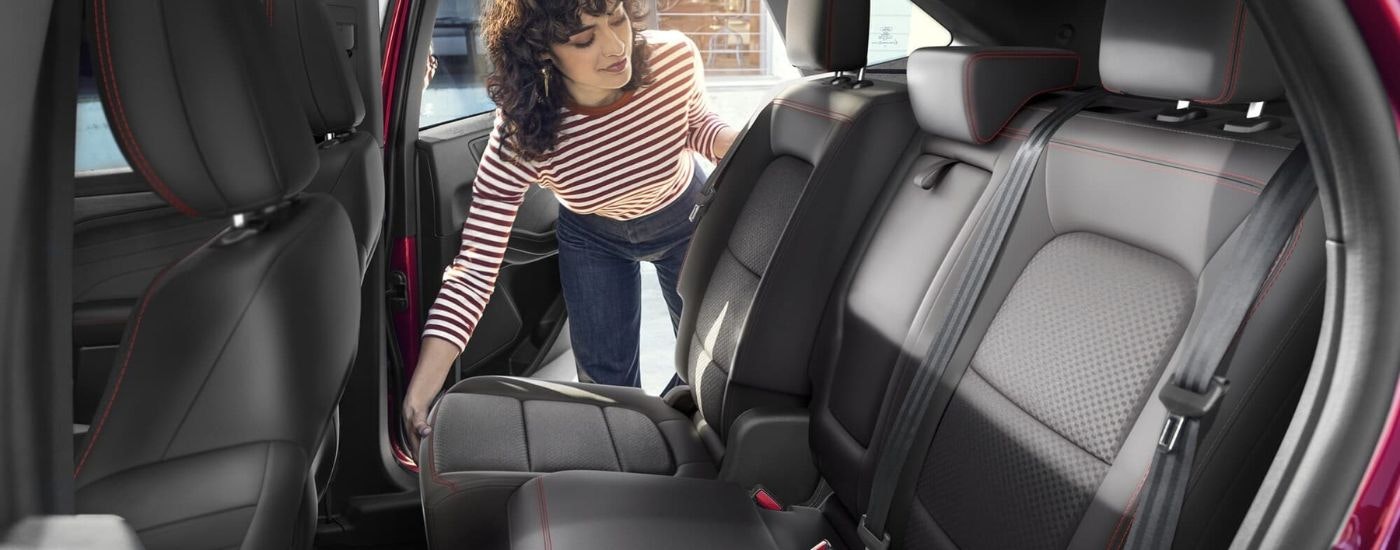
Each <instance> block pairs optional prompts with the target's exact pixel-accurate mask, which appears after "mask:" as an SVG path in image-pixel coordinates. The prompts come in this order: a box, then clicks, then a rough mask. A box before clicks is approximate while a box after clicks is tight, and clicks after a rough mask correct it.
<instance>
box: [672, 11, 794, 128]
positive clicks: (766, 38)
mask: <svg viewBox="0 0 1400 550" xmlns="http://www.w3.org/2000/svg"><path fill="white" fill-rule="evenodd" d="M655 13H656V21H654V22H650V23H649V24H648V25H647V26H648V27H649V28H656V29H661V30H675V31H680V32H682V33H684V34H685V35H686V36H687V37H688V38H690V40H691V42H694V43H695V46H696V48H698V49H699V50H700V61H701V63H703V64H704V65H705V85H706V88H707V91H708V92H709V100H710V109H711V110H713V111H715V113H716V114H718V115H719V116H720V118H722V119H724V120H725V122H728V123H730V124H732V125H735V126H742V125H743V124H744V123H746V122H748V119H749V116H750V115H751V114H753V111H754V109H756V108H758V107H759V106H761V105H764V104H766V103H767V102H768V101H767V100H768V99H769V98H771V97H772V96H773V94H775V93H776V92H777V89H778V87H779V85H780V83H782V82H783V81H785V80H791V79H794V78H798V77H800V76H802V75H801V73H799V72H798V71H797V69H794V68H793V67H792V65H791V64H789V62H788V58H787V51H786V49H785V48H784V45H783V37H782V34H780V33H779V32H778V27H777V25H776V24H775V22H774V20H773V16H772V14H771V13H769V11H768V8H767V7H766V6H765V5H764V4H763V2H762V1H761V0H656V10H655Z"/></svg>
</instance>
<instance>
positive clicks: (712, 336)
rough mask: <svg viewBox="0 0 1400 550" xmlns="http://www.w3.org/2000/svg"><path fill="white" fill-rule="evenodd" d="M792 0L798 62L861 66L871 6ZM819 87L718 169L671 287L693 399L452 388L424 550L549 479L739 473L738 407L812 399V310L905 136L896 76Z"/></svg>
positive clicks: (434, 442)
mask: <svg viewBox="0 0 1400 550" xmlns="http://www.w3.org/2000/svg"><path fill="white" fill-rule="evenodd" d="M793 4H794V5H796V4H802V5H803V6H802V8H800V9H794V10H793V14H795V16H793V17H790V22H789V26H790V28H794V29H799V28H807V29H808V30H807V31H798V32H790V33H789V35H788V48H789V52H790V55H791V56H792V59H793V61H794V63H795V64H797V65H799V66H802V67H807V68H812V69H819V70H828V71H829V70H854V69H858V68H860V67H861V66H863V65H864V63H865V49H866V41H867V37H866V34H867V31H868V17H869V4H868V2H840V3H832V4H827V3H823V2H793ZM807 8H815V9H807ZM799 20H801V21H800V22H799ZM804 26H805V27H804ZM827 28H832V29H834V30H833V32H834V34H827V33H825V32H817V31H819V30H821V29H827ZM804 52H805V53H804ZM827 80H828V79H822V80H818V81H812V82H806V83H803V84H800V85H798V86H794V87H792V88H790V89H788V90H786V91H784V92H783V93H782V94H780V95H779V96H778V97H777V98H776V99H774V100H773V101H772V103H771V104H770V105H769V106H768V107H767V108H766V109H764V110H762V111H761V112H760V113H759V114H758V115H757V117H756V118H755V120H753V122H752V124H751V125H750V127H749V128H748V130H747V132H746V133H745V134H744V135H743V136H742V138H741V139H740V140H739V142H738V143H736V145H735V146H734V150H733V151H732V152H731V153H730V154H729V156H728V158H727V159H726V160H725V161H724V162H722V163H721V165H720V166H719V167H718V168H717V169H716V172H715V175H713V176H712V178H713V183H714V185H715V187H714V189H715V191H714V192H713V194H712V195H711V196H712V197H713V198H712V199H710V200H708V202H707V203H706V207H705V210H704V215H703V217H702V218H701V220H700V222H699V224H698V226H697V228H696V232H695V235H694V238H693V240H692V242H691V247H690V252H689V254H688V256H687V258H686V264H685V267H684V270H683V272H682V275H681V280H680V292H681V295H682V296H683V298H684V300H685V304H686V307H685V311H684V313H683V315H682V319H681V323H680V330H679V336H678V338H677V340H678V345H677V350H676V352H677V357H676V361H677V369H678V371H679V372H680V373H681V374H682V376H683V377H684V378H685V379H686V380H687V381H689V383H690V385H689V388H690V390H691V394H690V400H691V402H692V403H693V405H692V406H691V407H693V408H691V407H686V406H684V405H681V404H679V402H677V403H678V406H676V407H673V406H671V405H668V404H667V403H666V402H663V401H662V400H661V399H658V398H655V397H651V396H646V395H643V394H641V393H640V392H639V391H636V390H629V389H622V388H610V387H598V386H594V385H590V384H568V383H556V382H541V381H533V380H522V379H517V378H508V377H482V378H474V379H469V380H465V381H463V382H461V383H460V384H458V385H456V386H455V387H453V388H452V389H450V390H449V391H448V392H447V393H446V394H445V395H444V396H443V397H442V398H441V399H440V400H439V402H438V403H437V405H436V406H435V407H434V410H433V413H432V415H431V416H430V423H431V424H432V426H433V432H432V434H431V435H430V436H429V437H427V438H425V439H424V441H423V444H422V448H421V452H420V455H419V456H420V457H422V467H423V473H422V474H421V475H420V476H419V479H420V485H421V487H422V492H423V499H424V500H423V502H424V513H425V516H426V518H427V524H428V533H429V539H430V543H431V544H432V545H433V546H434V547H442V548H450V547H461V546H463V545H467V546H471V547H495V546H499V545H502V544H504V543H505V539H506V536H507V534H506V530H505V529H504V524H503V523H502V520H503V519H504V514H505V501H506V498H507V497H508V496H509V495H510V494H511V493H512V492H513V491H514V490H515V489H516V488H517V487H518V486H519V485H520V484H521V483H524V482H525V481H526V480H529V479H531V478H533V477H535V476H538V475H540V474H543V473H547V472H555V471H562V470H599V471H623V472H634V473H647V474H657V475H662V476H676V477H698V478H713V477H715V476H716V475H717V474H722V473H723V472H725V471H728V470H732V469H734V465H731V464H728V461H727V459H726V457H725V454H726V453H727V452H728V448H727V444H726V441H727V440H732V436H733V434H732V433H731V432H733V431H735V430H736V429H735V428H734V426H735V425H736V423H737V422H738V419H739V418H740V417H741V416H743V415H744V414H745V413H747V412H750V411H752V410H753V409H754V408H755V407H760V406H762V407H768V408H787V409H795V408H796V409H800V408H801V407H803V406H805V404H806V402H807V401H808V399H809V396H810V392H811V383H810V377H809V372H808V357H807V353H808V352H809V350H810V349H811V345H812V341H813V339H814V338H816V337H817V324H818V321H819V320H820V318H821V309H822V305H823V304H824V303H825V301H826V298H827V295H828V294H829V293H830V291H831V288H832V285H834V284H835V281H836V279H837V276H838V275H839V273H840V268H841V264H842V262H841V258H842V257H843V256H844V254H845V251H846V250H847V249H848V248H850V247H851V246H852V245H853V243H854V241H855V238H856V235H857V234H858V232H859V228H860V226H861V224H862V223H863V221H864V217H865V214H866V212H868V211H869V206H870V205H871V204H872V203H874V202H875V201H876V200H877V199H878V197H879V195H880V191H881V187H882V186H881V185H880V183H881V182H883V181H884V180H885V179H886V177H887V174H889V173H890V171H891V170H892V169H893V168H894V166H895V163H896V161H897V160H898V157H899V155H900V153H901V151H902V150H903V149H904V148H905V146H906V144H907V143H908V141H909V138H910V137H911V136H912V135H913V133H914V124H913V121H912V120H911V119H910V117H909V116H908V115H907V113H908V110H909V106H908V95H907V94H906V92H905V88H904V86H903V85H901V84H898V83H892V82H880V83H873V84H871V85H867V86H863V87H859V88H853V87H852V86H851V85H850V84H849V82H847V83H841V84H831V83H829V82H828V81H827ZM867 84H870V83H867ZM863 181H870V182H873V184H872V185H860V184H857V183H858V182H863ZM803 432H805V424H803V425H802V426H800V427H798V428H797V435H798V436H799V437H801V436H802V433H803ZM488 442H489V443H488ZM803 446H805V445H803ZM806 469H807V470H809V471H811V472H812V475H811V476H810V479H808V480H803V481H800V482H799V481H794V482H793V483H791V484H788V485H790V486H793V487H798V486H803V485H805V487H803V488H802V489H801V491H802V492H804V494H805V493H806V492H810V491H811V490H812V488H813V487H814V486H815V484H816V477H815V470H814V469H813V468H812V467H811V466H810V464H809V465H808V466H807V467H806ZM721 477H723V476H721ZM777 485H782V484H777Z"/></svg>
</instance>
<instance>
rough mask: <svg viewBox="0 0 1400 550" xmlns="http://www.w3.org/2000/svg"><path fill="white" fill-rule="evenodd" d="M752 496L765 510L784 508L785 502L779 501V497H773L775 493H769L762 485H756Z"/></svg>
mask: <svg viewBox="0 0 1400 550" xmlns="http://www.w3.org/2000/svg"><path fill="white" fill-rule="evenodd" d="M751 496H752V497H753V503H754V504H757V505H758V507H759V508H762V509H764V510H773V511H774V512H781V511H783V509H784V508H783V504H782V503H781V502H778V499H776V498H773V495H771V494H769V493H768V490H767V489H764V488H763V486H762V485H759V486H758V487H754V489H753V494H752V495H751Z"/></svg>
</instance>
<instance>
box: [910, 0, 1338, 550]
mask: <svg viewBox="0 0 1400 550" xmlns="http://www.w3.org/2000/svg"><path fill="white" fill-rule="evenodd" d="M1149 4H1151V2H1147V1H1146V0H1132V1H1120V2H1118V3H1117V4H1114V3H1113V2H1110V9H1109V15H1108V17H1107V20H1106V22H1105V31H1104V36H1105V43H1104V45H1103V51H1104V54H1103V57H1102V61H1101V71H1102V73H1103V80H1104V82H1105V83H1106V85H1107V86H1110V87H1114V88H1115V89H1121V90H1127V91H1130V92H1131V91H1137V90H1141V91H1145V92H1150V93H1164V91H1169V93H1170V95H1165V96H1162V99H1169V100H1175V99H1187V98H1208V99H1212V100H1215V101H1222V102H1225V101H1249V100H1264V99H1273V98H1274V97H1271V96H1268V95H1251V94H1266V93H1268V92H1269V91H1271V90H1272V91H1277V90H1279V87H1278V86H1277V80H1276V78H1277V77H1276V75H1274V74H1273V72H1272V67H1269V66H1268V65H1267V63H1268V61H1267V58H1266V57H1260V56H1259V55H1258V54H1255V53H1251V52H1253V50H1249V49H1248V48H1249V47H1248V46H1242V45H1241V37H1243V36H1245V35H1244V34H1242V33H1243V29H1244V28H1245V23H1244V21H1245V20H1246V18H1244V17H1241V15H1242V12H1239V11H1238V10H1242V9H1243V8H1242V7H1238V5H1237V4H1236V3H1233V2H1231V3H1228V4H1226V3H1223V2H1192V3H1191V6H1189V7H1187V6H1180V5H1172V6H1165V5H1162V6H1157V7H1151V6H1149ZM1152 6H1155V4H1152ZM1221 20H1223V21H1225V22H1229V21H1234V24H1233V26H1232V27H1230V28H1231V29H1233V31H1234V32H1233V33H1223V34H1219V33H1213V32H1207V31H1204V30H1201V29H1212V28H1214V27H1212V25H1215V24H1216V23H1219V22H1220V21H1221ZM1222 24H1223V23H1222ZM1148 27H1155V28H1160V29H1167V30H1169V32H1170V33H1171V35H1170V36H1166V35H1163V32H1167V31H1162V32H1139V29H1144V28H1148ZM1183 32H1185V33H1194V34H1195V35H1188V36H1185V37H1183V36H1181V35H1180V34H1179V33H1183ZM1244 42H1245V44H1248V40H1247V38H1246V39H1245V40H1244ZM1259 42H1261V41H1256V43H1259ZM1242 48H1243V49H1242ZM1203 52H1204V53H1203ZM1188 53H1189V54H1190V55H1188ZM916 59H917V57H916ZM1246 63H1256V64H1259V63H1263V64H1264V65H1262V67H1261V66H1245V65H1243V64H1246ZM1222 67H1223V69H1222ZM918 69H919V67H918V66H917V65H916V66H914V67H912V68H911V70H918ZM1270 79H1274V80H1272V81H1270ZM1170 108H1171V105H1170V104H1167V103H1161V102H1147V101H1140V100H1132V99H1127V98H1112V99H1109V100H1106V101H1104V102H1101V104H1100V106H1099V108H1097V109H1090V110H1089V112H1083V113H1080V114H1079V115H1077V116H1076V117H1074V118H1073V119H1072V120H1070V121H1069V122H1068V123H1066V124H1065V125H1064V127H1062V128H1061V130H1060V131H1059V132H1057V133H1056V134H1055V136H1054V138H1053V139H1052V143H1051V146H1050V148H1049V149H1048V151H1047V153H1046V155H1045V157H1044V158H1043V160H1042V162H1041V165H1040V166H1039V167H1038V168H1037V172H1036V176H1035V179H1034V180H1033V181H1032V186H1031V188H1030V190H1029V191H1028V194H1027V196H1026V199H1025V202H1024V204H1023V205H1022V207H1021V209H1020V211H1019V214H1018V217H1017V219H1016V221H1015V225H1014V226H1013V228H1012V232H1011V234H1010V236H1009V237H1008V242H1007V244H1006V246H1005V248H1004V249H1003V251H1002V255H1001V257H1000V258H999V259H998V262H997V267H996V269H995V271H994V272H993V274H992V276H991V279H990V280H989V283H988V285H987V287H986V288H985V290H984V292H983V294H982V296H981V299H980V301H979V304H978V306H977V309H976V311H975V313H974V316H973V318H972V321H971V323H970V324H969V326H968V329H967V332H966V333H964V335H963V338H962V340H961V342H960V344H959V348H958V350H957V353H956V354H955V356H954V360H953V362H952V365H951V366H950V369H949V371H948V372H947V373H945V375H944V376H943V378H942V379H941V380H940V383H939V387H938V389H937V393H935V398H934V404H933V406H932V407H931V408H930V418H929V420H928V422H927V425H926V426H925V428H924V433H925V435H929V432H933V433H932V443H931V444H930V445H927V447H926V448H917V447H916V449H915V451H914V453H913V454H911V460H910V461H909V462H908V463H906V466H905V467H906V470H905V475H904V479H903V480H902V481H901V483H900V486H901V487H903V488H904V489H903V491H904V492H903V494H902V495H899V498H897V499H896V506H895V511H894V512H893V513H892V515H891V518H892V522H893V527H892V528H891V531H892V532H894V533H895V534H896V536H897V538H898V540H902V541H905V547H907V548H939V547H947V546H957V547H964V548H979V547H981V548H1012V547H1014V548H1062V547H1066V546H1069V547H1074V548H1081V547H1095V548H1104V547H1109V548H1115V547H1118V546H1120V545H1121V544H1123V542H1124V541H1125V540H1126V537H1127V533H1128V532H1129V530H1130V528H1131V525H1132V520H1133V517H1132V513H1133V511H1134V509H1135V507H1136V498H1137V491H1136V489H1137V488H1138V487H1140V484H1141V482H1142V480H1143V478H1144V475H1145V472H1146V471H1147V467H1148V463H1149V460H1150V458H1151V454H1152V451H1153V445H1154V443H1155V439H1156V436H1157V432H1158V431H1159V430H1160V427H1161V425H1162V421H1163V418H1164V416H1163V413H1162V409H1161V406H1160V404H1159V403H1158V402H1157V401H1156V399H1155V394H1156V388H1157V387H1158V386H1159V384H1160V383H1161V379H1162V378H1163V376H1162V375H1163V373H1166V372H1171V371H1172V370H1173V369H1174V368H1175V367H1174V364H1173V362H1174V361H1175V348H1176V345H1177V343H1178V342H1179V341H1180V340H1181V337H1182V335H1183V334H1184V333H1185V331H1188V330H1191V328H1190V327H1191V326H1192V324H1193V323H1194V322H1195V320H1196V316H1197V313H1198V311H1199V308H1200V305H1201V304H1200V300H1201V298H1202V297H1204V296H1208V295H1209V289H1210V288H1211V287H1212V285H1213V284H1214V282H1215V281H1217V280H1219V277H1220V273H1219V270H1220V268H1221V266H1222V264H1223V263H1224V262H1223V261H1221V258H1226V257H1228V256H1229V255H1230V254H1231V252H1232V249H1233V246H1234V241H1233V240H1232V237H1233V235H1234V234H1235V231H1236V229H1237V227H1238V225H1239V223H1240V222H1241V221H1242V220H1243V218H1244V216H1245V215H1246V214H1247V212H1248V211H1249V209H1250V207H1251V206H1252V205H1253V204H1254V201H1255V199H1256V198H1257V196H1258V193H1259V190H1260V189H1261V188H1262V187H1263V186H1264V184H1265V183H1266V182H1267V181H1268V180H1269V178H1270V176H1271V175H1272V173H1273V172H1274V170H1275V169H1276V168H1277V166H1278V165H1279V164H1280V163H1281V162H1282V160H1283V159H1284V157H1286V156H1287V154H1288V152H1289V151H1290V150H1291V149H1292V145H1293V142H1294V140H1292V139H1291V138H1289V137H1287V133H1288V132H1293V131H1296V130H1294V129H1293V128H1291V123H1289V122H1288V121H1286V120H1285V121H1281V123H1282V128H1279V129H1278V130H1275V131H1272V132H1266V133H1264V134H1258V135H1253V136H1237V135H1229V134H1227V133H1225V132H1222V131H1221V130H1220V127H1221V125H1222V123H1223V122H1224V121H1225V120H1227V119H1229V118H1232V117H1236V116H1238V114H1237V113H1230V112H1220V111H1213V112H1207V113H1206V116H1207V118H1205V119H1202V120H1199V121H1196V122H1193V123H1190V124H1187V125H1169V124H1164V123H1158V122H1156V121H1155V119H1154V115H1155V114H1156V113H1157V112H1159V111H1161V110H1164V109H1170ZM1095 111H1097V112H1095ZM1045 112H1046V109H1045V108H1044V106H1036V107H1032V108H1031V109H1029V110H1028V112H1025V113H1023V114H1022V115H1021V116H1019V117H1017V119H1016V120H1015V121H1013V123H1012V125H1011V128H1009V129H1008V130H1007V132H1006V133H1007V134H1008V135H1010V136H1024V135H1026V132H1027V130H1028V129H1029V128H1031V127H1032V126H1033V125H1034V124H1035V123H1036V122H1037V121H1038V120H1040V119H1041V118H1043V116H1044V115H1045ZM1320 229H1321V224H1320V213H1319V212H1318V210H1317V209H1316V208H1315V207H1314V208H1313V210H1311V211H1310V213H1309V214H1308V215H1307V216H1306V217H1305V218H1304V220H1301V221H1300V228H1299V233H1298V236H1297V237H1296V239H1297V240H1296V241H1295V242H1294V245H1293V247H1291V248H1290V249H1289V252H1288V253H1287V254H1286V255H1285V257H1283V258H1281V260H1280V263H1279V266H1278V268H1277V270H1278V271H1277V272H1276V273H1275V277H1274V279H1273V280H1272V282H1271V283H1270V286H1269V288H1268V289H1266V292H1265V294H1264V295H1263V296H1262V297H1261V302H1260V303H1259V304H1257V306H1256V308H1257V309H1256V311H1255V314H1254V316H1253V319H1252V320H1251V321H1250V324H1249V325H1248V326H1247V328H1246V329H1245V331H1244V332H1243V333H1242V335H1241V338H1240V340H1239V344H1238V347H1237V349H1236V352H1235V354H1234V360H1233V362H1232V364H1231V366H1230V371H1229V373H1230V374H1229V378H1230V379H1231V382H1232V384H1231V391H1230V392H1229V393H1228V394H1227V397H1226V399H1225V402H1224V403H1223V404H1222V407H1221V410H1220V411H1219V413H1218V414H1217V415H1216V416H1215V418H1214V420H1213V422H1214V426H1213V427H1212V428H1211V429H1210V432H1209V436H1208V439H1207V441H1206V442H1205V443H1204V444H1203V445H1202V447H1201V448H1202V449H1203V450H1202V452H1201V454H1200V457H1199V458H1198V463H1197V464H1198V469H1197V470H1196V472H1197V476H1196V477H1195V479H1194V480H1193V485H1192V489H1191V492H1190V496H1189V497H1188V498H1189V500H1188V503H1187V508H1186V510H1187V512H1186V514H1185V516H1184V518H1183V527H1182V529H1181V531H1180V532H1181V533H1182V535H1181V536H1178V538H1177V543H1178V546H1186V547H1195V546H1199V545H1208V546H1216V545H1222V544H1224V543H1227V542H1228V540H1229V537H1230V536H1231V534H1232V533H1233V531H1234V529H1235V528H1236V526H1237V525H1238V522H1239V519H1240V517H1241V516H1242V515H1243V513H1244V509H1245V508H1246V507H1247V505H1248V502H1249V499H1250V498H1251V497H1252V495H1253V492H1254V490H1255V488H1256V487H1257V484H1258V482H1259V479H1260V478H1261V477H1262V474H1263V471H1264V468H1265V467H1266V466H1267V464H1268V461H1269V459H1270V458H1271V456H1272V452H1273V449H1274V448H1275V447H1276V445H1277V442H1278V438H1279V437H1280V435H1281V430H1282V427H1283V426H1284V425H1286V421H1287V418H1288V416H1289V411H1291V406H1292V403H1293V402H1294V400H1295V399H1296V395H1297V393H1296V392H1297V390H1298V388H1299V383H1300V382H1301V380H1302V379H1303V376H1304V375H1305V373H1306V367H1307V365H1308V364H1309V362H1310V357H1311V345H1312V344H1313V342H1314V338H1313V337H1312V335H1313V334H1315V331H1316V326H1317V320H1318V316H1319V314H1320V306H1321V304H1320V302H1319V301H1318V294H1317V290H1318V289H1320V286H1321V284H1322V282H1323V256H1322V252H1323V250H1322V233H1321V230H1320ZM935 310H936V306H935ZM912 349H918V350H922V349H924V348H923V347H922V346H916V347H914V348H912ZM904 375H907V373H901V376H904ZM896 387H898V383H897V384H896ZM887 410H897V403H894V404H893V405H891V406H890V407H889V408H887ZM940 415H941V416H940ZM935 430H936V431H935Z"/></svg>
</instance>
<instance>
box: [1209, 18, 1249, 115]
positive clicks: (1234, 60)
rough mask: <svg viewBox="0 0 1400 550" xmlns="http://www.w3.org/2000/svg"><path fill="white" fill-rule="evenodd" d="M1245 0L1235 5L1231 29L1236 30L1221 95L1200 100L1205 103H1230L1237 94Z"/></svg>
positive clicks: (1242, 49) (1221, 84)
mask: <svg viewBox="0 0 1400 550" xmlns="http://www.w3.org/2000/svg"><path fill="white" fill-rule="evenodd" d="M1244 13H1245V8H1244V0H1240V1H1239V3H1238V4H1237V5H1236V7H1235V20H1234V21H1233V22H1232V23H1231V24H1230V30H1231V31H1232V32H1234V37H1233V38H1232V39H1231V44H1230V47H1231V51H1230V62H1229V63H1228V64H1226V65H1225V74H1224V75H1223V76H1222V78H1223V81H1222V82H1221V83H1220V95H1217V96H1215V97H1214V98H1212V99H1201V100H1198V101H1200V102H1201V103H1205V104H1215V105H1218V104H1222V103H1228V102H1229V101H1230V99H1232V98H1233V97H1234V95H1235V91H1236V89H1237V88H1238V85H1239V78H1240V55H1241V54H1240V52H1242V51H1244V26H1245V17H1244Z"/></svg>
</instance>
